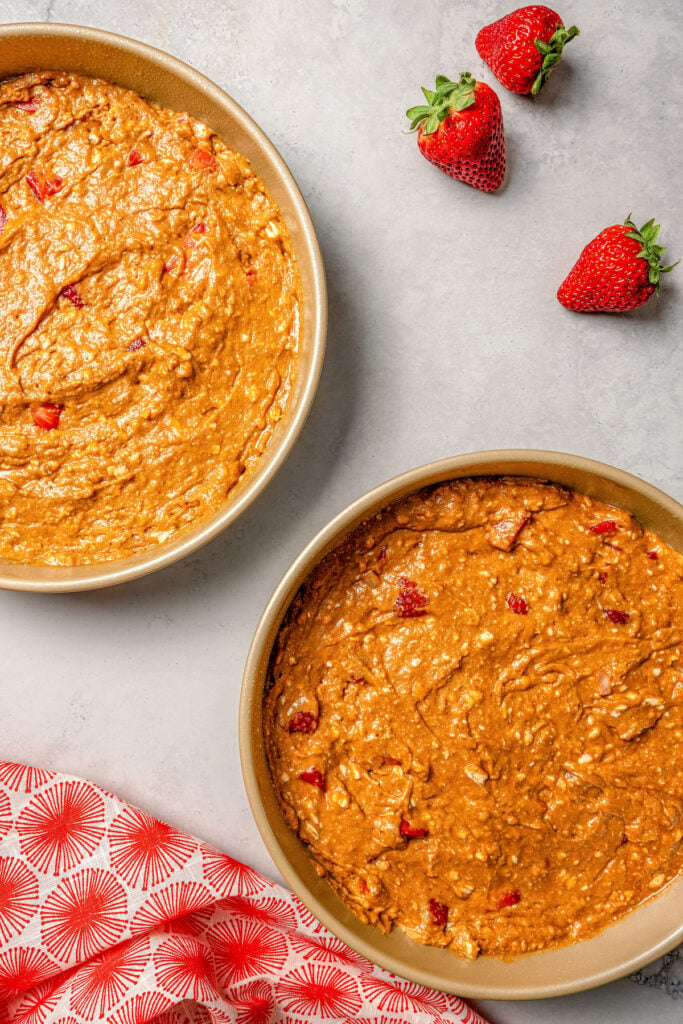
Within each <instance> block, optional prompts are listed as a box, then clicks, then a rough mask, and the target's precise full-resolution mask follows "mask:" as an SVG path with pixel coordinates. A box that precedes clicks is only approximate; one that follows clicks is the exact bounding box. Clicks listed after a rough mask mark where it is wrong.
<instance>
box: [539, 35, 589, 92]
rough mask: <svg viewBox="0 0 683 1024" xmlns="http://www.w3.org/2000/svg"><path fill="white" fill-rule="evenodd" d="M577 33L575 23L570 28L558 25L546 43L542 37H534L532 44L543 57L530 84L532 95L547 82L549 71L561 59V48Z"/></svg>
mask: <svg viewBox="0 0 683 1024" xmlns="http://www.w3.org/2000/svg"><path fill="white" fill-rule="evenodd" d="M578 34H579V30H578V28H577V27H576V25H572V27H571V28H565V27H564V25H558V26H557V29H556V30H555V32H554V33H553V34H552V36H551V37H550V39H549V40H548V42H547V43H546V42H545V40H543V39H534V45H535V47H536V49H537V50H538V52H539V53H540V54H541V56H542V57H543V63H542V64H541V70H540V71H539V72H538V75H537V76H536V81H535V82H534V84H533V85H532V86H531V95H532V96H538V94H539V92H540V91H541V89H542V88H543V86H544V85H545V83H546V82H547V80H548V78H549V76H550V72H551V71H552V70H553V68H554V67H555V66H556V65H557V64H559V63H560V61H561V60H562V50H563V49H564V47H565V46H566V45H567V43H569V42H571V40H572V39H573V38H574V36H578Z"/></svg>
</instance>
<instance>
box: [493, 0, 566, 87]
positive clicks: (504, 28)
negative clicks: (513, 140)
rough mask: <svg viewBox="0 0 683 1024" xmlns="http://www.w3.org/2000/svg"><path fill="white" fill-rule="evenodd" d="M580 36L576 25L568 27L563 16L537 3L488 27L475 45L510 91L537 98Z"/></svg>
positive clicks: (514, 12)
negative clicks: (566, 47)
mask: <svg viewBox="0 0 683 1024" xmlns="http://www.w3.org/2000/svg"><path fill="white" fill-rule="evenodd" d="M578 34H579V30H578V28H577V27H576V25H572V27H571V28H565V27H564V25H563V23H562V18H561V17H560V16H559V14H556V13H555V11H551V10H550V8H549V7H543V6H542V5H540V4H534V5H533V6H532V7H520V8H519V10H516V11H512V13H511V14H506V15H505V17H504V18H500V19H499V20H498V21H494V22H493V23H492V24H491V25H486V27H485V28H483V29H482V30H481V31H480V32H479V34H478V35H477V38H476V40H475V43H474V45H475V46H476V48H477V53H478V54H479V56H480V57H482V58H483V60H485V61H486V63H487V64H488V66H489V67H490V68H491V71H493V73H494V75H495V76H496V78H497V79H498V81H499V82H501V83H502V84H503V85H504V86H505V88H506V89H509V90H510V91H511V92H518V93H523V94H524V95H526V94H528V93H531V94H532V95H533V96H536V94H537V93H539V92H540V90H541V89H542V88H543V86H544V85H545V82H546V79H547V78H548V76H549V75H550V72H551V71H552V70H553V68H554V67H555V65H556V64H558V63H559V62H560V60H561V59H562V48H563V47H564V45H565V44H566V43H568V42H569V41H570V39H573V38H574V36H578Z"/></svg>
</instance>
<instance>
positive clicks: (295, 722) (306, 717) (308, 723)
mask: <svg viewBox="0 0 683 1024" xmlns="http://www.w3.org/2000/svg"><path fill="white" fill-rule="evenodd" d="M317 727H318V719H317V718H316V717H315V715H314V714H313V713H312V712H311V711H298V712H297V713H296V714H295V715H294V716H293V717H292V718H290V720H289V725H288V726H287V728H288V729H289V731H290V732H314V731H315V730H316V729H317Z"/></svg>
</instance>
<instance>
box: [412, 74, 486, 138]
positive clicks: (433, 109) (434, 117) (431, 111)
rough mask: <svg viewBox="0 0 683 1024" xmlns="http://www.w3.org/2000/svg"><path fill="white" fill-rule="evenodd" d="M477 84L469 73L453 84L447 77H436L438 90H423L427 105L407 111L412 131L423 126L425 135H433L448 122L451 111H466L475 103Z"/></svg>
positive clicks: (462, 75)
mask: <svg viewBox="0 0 683 1024" xmlns="http://www.w3.org/2000/svg"><path fill="white" fill-rule="evenodd" d="M476 84H477V82H476V79H474V78H473V77H472V75H471V74H470V72H469V71H463V73H462V74H461V75H460V81H459V82H451V80H450V78H446V76H445V75H437V76H436V90H435V91H434V92H432V91H431V90H430V89H425V88H423V89H422V92H423V93H424V97H425V99H426V100H427V103H426V104H422V105H421V106H419V107H411V108H410V110H406V117H409V118H410V131H411V132H414V131H416V130H417V129H418V128H419V127H420V125H423V129H422V132H423V134H424V135H432V134H433V133H434V132H435V131H436V130H437V128H438V127H439V125H440V124H441V123H442V122H443V121H445V120H446V118H447V117H448V115H449V114H450V113H451V111H453V110H456V111H459V110H466V109H467V107H471V106H472V104H473V103H474V89H475V86H476Z"/></svg>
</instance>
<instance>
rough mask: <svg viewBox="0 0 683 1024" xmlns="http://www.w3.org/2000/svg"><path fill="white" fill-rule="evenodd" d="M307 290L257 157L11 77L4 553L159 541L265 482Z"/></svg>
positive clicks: (37, 554) (3, 192) (68, 88)
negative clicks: (250, 481)
mask: <svg viewBox="0 0 683 1024" xmlns="http://www.w3.org/2000/svg"><path fill="white" fill-rule="evenodd" d="M300 309H301V288H300V281H299V275H298V270H297V266H296V262H295V258H294V255H293V252H292V247H291V244H290V241H289V238H288V235H287V230H286V228H285V225H284V223H283V220H282V218H281V215H280V213H279V211H278V208H277V206H276V205H275V203H274V202H273V200H272V199H271V198H270V196H269V195H268V193H267V191H266V190H265V188H264V186H263V184H262V182H261V181H260V180H259V179H258V177H257V176H256V175H255V173H254V171H253V170H252V168H251V166H250V165H249V163H248V162H247V161H246V160H245V159H244V157H242V156H240V155H239V154H238V153H235V152H234V151H233V150H231V149H230V148H229V147H228V146H227V145H225V143H223V142H222V141H221V140H220V139H219V138H218V137H217V136H216V135H215V134H214V133H213V132H212V131H210V130H209V128H207V127H206V126H204V125H202V124H200V123H198V122H197V121H195V120H193V119H192V118H191V117H190V116H189V115H187V114H183V113H175V112H172V111H168V110H163V109H161V108H159V107H157V106H155V105H153V104H151V103H149V102H147V101H146V100H144V99H142V98H141V97H140V96H138V95H137V94H136V93H133V92H130V91H128V90H126V89H123V88H120V87H118V86H116V85H112V84H110V83H107V82H104V81H99V80H94V79H90V78H85V77H82V76H79V75H75V74H66V73H61V72H38V73H32V74H28V75H23V76H21V77H16V78H12V79H8V80H6V81H4V82H3V83H1V84H0V328H1V329H0V558H5V559H11V560H15V561H20V562H29V563H36V564H53V565H73V564H87V563H92V562H100V561H105V560H108V559H113V558H118V557H124V556H127V555H130V554H133V553H134V552H137V551H141V550H144V549H147V548H150V547H153V546H155V545H157V544H159V543H161V542H163V541H165V540H167V539H169V538H172V537H173V536H175V535H176V534H177V533H178V532H179V531H182V530H184V529H186V528H187V527H190V526H192V525H193V524H196V523H197V522H198V521H199V520H201V519H203V518H204V517H206V516H208V515H210V514H211V513H213V512H215V511H217V510H218V509H219V508H220V507H221V506H222V505H223V504H224V502H225V501H226V499H227V498H228V497H229V495H230V494H231V492H232V491H233V489H234V488H235V487H236V486H237V485H238V484H239V483H240V482H242V481H243V480H245V479H246V478H247V477H248V476H249V475H250V474H251V472H252V471H253V469H254V467H255V466H256V464H257V463H258V460H259V458H260V457H261V456H262V454H263V452H264V449H265V448H266V446H267V444H268V442H269V440H270V438H271V436H272V434H273V432H274V430H275V429H276V426H277V424H278V422H279V421H280V419H281V418H282V416H283V414H284V412H285V408H286V405H287V402H288V399H289V397H290V394H291V389H292V386H293V383H294V380H295V374H296V365H297V350H298V344H299V334H300Z"/></svg>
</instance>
